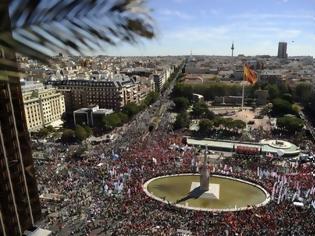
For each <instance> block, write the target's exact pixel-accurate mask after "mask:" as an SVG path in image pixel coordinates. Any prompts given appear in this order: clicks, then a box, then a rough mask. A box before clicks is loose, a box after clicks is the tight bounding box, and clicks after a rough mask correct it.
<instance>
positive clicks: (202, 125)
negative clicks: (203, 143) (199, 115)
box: [198, 119, 213, 135]
mask: <svg viewBox="0 0 315 236" xmlns="http://www.w3.org/2000/svg"><path fill="white" fill-rule="evenodd" d="M212 127H213V122H212V121H211V120H209V119H203V120H200V121H199V130H198V132H199V133H200V134H201V135H207V134H209V133H210V131H211V129H212Z"/></svg>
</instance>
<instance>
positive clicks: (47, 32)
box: [0, 0, 155, 62]
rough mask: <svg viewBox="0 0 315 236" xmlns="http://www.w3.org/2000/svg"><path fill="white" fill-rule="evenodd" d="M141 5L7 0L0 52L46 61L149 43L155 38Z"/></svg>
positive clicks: (134, 1) (138, 1) (120, 0)
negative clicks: (145, 40) (56, 56)
mask: <svg viewBox="0 0 315 236" xmlns="http://www.w3.org/2000/svg"><path fill="white" fill-rule="evenodd" d="M4 1H8V0H4ZM145 3H146V2H145V0H50V1H47V0H11V1H10V19H7V18H6V17H1V16H0V18H3V19H1V25H2V26H0V47H3V48H5V49H6V50H11V51H14V52H17V53H20V54H23V55H25V56H28V57H30V58H33V59H37V60H40V61H44V62H47V60H48V59H49V56H51V55H54V54H57V53H58V52H62V53H65V54H68V55H76V54H84V52H87V51H96V50H100V49H103V47H104V45H105V44H108V45H116V44H117V43H118V42H120V41H127V42H129V43H136V42H137V41H138V39H139V38H141V37H143V38H149V39H151V38H153V37H154V36H155V32H154V26H153V25H154V23H153V20H152V18H151V16H150V11H149V10H148V9H147V8H146V5H145ZM1 7H8V6H6V4H3V5H0V8H1ZM3 11H5V9H0V12H3ZM8 25H9V26H10V27H8ZM11 33H12V34H13V39H12V37H11Z"/></svg>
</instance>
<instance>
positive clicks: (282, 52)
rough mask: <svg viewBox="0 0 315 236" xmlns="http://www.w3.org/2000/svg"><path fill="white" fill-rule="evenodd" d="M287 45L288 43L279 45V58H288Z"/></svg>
mask: <svg viewBox="0 0 315 236" xmlns="http://www.w3.org/2000/svg"><path fill="white" fill-rule="evenodd" d="M287 57H288V54H287V43H286V42H279V45H278V58H287Z"/></svg>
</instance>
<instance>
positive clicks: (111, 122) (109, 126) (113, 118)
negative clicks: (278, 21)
mask: <svg viewBox="0 0 315 236" xmlns="http://www.w3.org/2000/svg"><path fill="white" fill-rule="evenodd" d="M123 114H124V113H123ZM124 115H125V116H127V115H126V114H124ZM121 124H122V121H121V118H120V115H119V114H118V113H112V114H109V115H107V116H105V117H104V118H103V126H104V128H105V130H107V131H110V130H113V129H114V128H116V127H118V126H120V125H121Z"/></svg>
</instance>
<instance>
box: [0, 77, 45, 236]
mask: <svg viewBox="0 0 315 236" xmlns="http://www.w3.org/2000/svg"><path fill="white" fill-rule="evenodd" d="M0 110H1V112H0V175H1V178H0V186H1V188H0V235H21V234H22V233H23V232H24V230H26V229H28V228H31V227H32V226H33V225H34V223H35V222H36V221H37V220H39V218H40V215H41V210H40V204H39V197H38V191H37V184H36V180H35V171H34V167H33V160H32V153H31V145H30V139H29V135H28V132H27V128H26V122H25V115H24V108H23V101H22V93H21V88H20V82H19V78H11V77H9V78H7V79H6V80H4V79H0Z"/></svg>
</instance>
